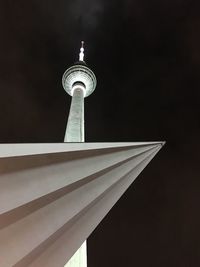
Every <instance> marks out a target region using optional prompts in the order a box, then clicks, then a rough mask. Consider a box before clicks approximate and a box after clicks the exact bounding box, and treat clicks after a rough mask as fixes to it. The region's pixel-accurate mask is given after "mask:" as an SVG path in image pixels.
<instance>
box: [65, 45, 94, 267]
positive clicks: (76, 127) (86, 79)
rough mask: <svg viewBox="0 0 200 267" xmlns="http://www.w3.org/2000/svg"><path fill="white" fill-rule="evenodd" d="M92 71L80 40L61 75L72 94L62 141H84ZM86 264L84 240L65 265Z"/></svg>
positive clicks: (83, 265) (67, 266) (91, 85)
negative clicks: (76, 52) (75, 56)
mask: <svg viewBox="0 0 200 267" xmlns="http://www.w3.org/2000/svg"><path fill="white" fill-rule="evenodd" d="M96 84H97V81H96V77H95V74H94V72H93V71H92V70H91V69H90V68H88V66H87V64H86V63H85V61H84V42H83V41H82V42H81V48H80V53H79V61H78V62H76V63H75V64H74V65H73V66H71V67H70V68H68V69H67V70H66V71H65V72H64V74H63V77H62V85H63V87H64V89H65V91H66V92H67V93H68V94H69V95H70V96H72V101H71V107H70V111H69V116H68V122H67V127H66V132H65V137H64V142H84V141H85V127H84V98H85V97H87V96H89V95H91V94H92V92H93V91H94V90H95V88H96ZM79 266H80V267H86V266H87V245H86V241H85V242H84V243H83V245H82V246H81V247H80V248H79V249H78V250H77V252H76V253H75V254H74V256H73V257H72V258H71V259H70V261H69V262H68V263H67V264H66V267H79Z"/></svg>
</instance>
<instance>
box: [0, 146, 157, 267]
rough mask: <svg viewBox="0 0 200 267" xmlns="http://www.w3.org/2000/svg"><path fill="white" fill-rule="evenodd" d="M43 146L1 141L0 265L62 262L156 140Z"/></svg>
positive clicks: (38, 265)
mask: <svg viewBox="0 0 200 267" xmlns="http://www.w3.org/2000/svg"><path fill="white" fill-rule="evenodd" d="M42 146H43V145H42V144H38V145H34V144H23V145H20V144H18V145H14V146H13V147H12V145H5V144H4V145H0V240H1V242H0V259H1V267H11V266H16V267H28V266H30V267H41V266H43V267H47V266H48V267H59V266H62V267H63V266H64V265H65V263H66V262H67V261H68V260H69V259H70V258H71V256H72V255H73V254H74V253H75V251H76V250H77V249H78V248H79V247H80V246H81V244H82V243H83V242H84V241H85V240H86V239H87V237H88V236H89V235H90V234H91V232H92V231H93V230H94V229H95V227H96V226H97V225H98V224H99V223H100V221H101V220H102V219H103V218H104V216H105V215H106V214H107V213H108V212H109V210H110V209H111V208H112V206H113V205H114V204H115V203H116V201H117V200H118V199H119V198H120V197H121V195H122V194H123V193H124V191H125V190H126V189H127V188H128V187H129V185H130V184H131V183H132V182H133V181H134V179H135V178H136V177H137V176H138V175H139V173H140V172H141V171H142V170H143V169H144V168H145V166H146V165H147V164H148V163H149V161H150V160H151V159H152V158H153V157H154V156H155V154H156V153H157V152H158V151H159V149H160V148H161V146H162V143H128V144H124V145H123V144H122V143H120V144H119V143H98V144H92V143H91V144H87V143H82V144H81V143H80V144H79V143H77V144H68V143H63V144H50V145H48V144H44V146H43V147H44V148H43V152H42ZM6 147H7V149H6ZM37 150H38V152H37Z"/></svg>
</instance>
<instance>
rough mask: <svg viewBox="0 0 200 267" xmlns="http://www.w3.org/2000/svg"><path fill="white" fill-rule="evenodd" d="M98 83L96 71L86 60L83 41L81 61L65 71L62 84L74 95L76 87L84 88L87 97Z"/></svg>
mask: <svg viewBox="0 0 200 267" xmlns="http://www.w3.org/2000/svg"><path fill="white" fill-rule="evenodd" d="M96 84H97V81H96V77H95V74H94V72H93V71H92V70H91V69H90V68H88V66H87V65H86V63H85V61H84V48H83V42H82V47H81V49H80V54H79V61H78V62H76V63H75V64H74V65H73V66H71V67H70V68H68V69H67V70H66V71H65V72H64V74H63V77H62V85H63V88H64V89H65V91H66V92H67V93H68V94H69V95H70V96H73V94H74V90H75V89H77V88H80V89H81V90H83V94H84V97H87V96H89V95H91V94H92V92H93V91H94V90H95V88H96Z"/></svg>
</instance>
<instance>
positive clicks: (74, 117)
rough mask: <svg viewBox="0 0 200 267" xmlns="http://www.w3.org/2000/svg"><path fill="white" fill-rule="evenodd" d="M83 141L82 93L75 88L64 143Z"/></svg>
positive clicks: (79, 89)
mask: <svg viewBox="0 0 200 267" xmlns="http://www.w3.org/2000/svg"><path fill="white" fill-rule="evenodd" d="M84 141H85V134H84V91H83V89H82V88H81V87H77V88H76V89H75V90H74V92H73V96H72V102H71V107H70V112H69V117H68V122H67V128H66V132H65V138H64V142H84Z"/></svg>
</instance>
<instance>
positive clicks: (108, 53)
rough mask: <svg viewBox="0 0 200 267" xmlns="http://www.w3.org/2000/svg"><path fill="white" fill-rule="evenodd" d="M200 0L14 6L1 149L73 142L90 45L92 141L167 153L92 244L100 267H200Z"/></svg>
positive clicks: (6, 34) (3, 53) (0, 74)
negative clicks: (76, 69)
mask: <svg viewBox="0 0 200 267" xmlns="http://www.w3.org/2000/svg"><path fill="white" fill-rule="evenodd" d="M199 10H200V2H198V1H193V0H191V1H189V0H167V1H160V0H151V1H148V0H132V1H131V0H123V1H122V0H121V1H117V0H116V1H113V0H109V1H106V0H85V1H83V0H82V1H81V0H73V1H72V0H70V1H67V0H65V1H64V0H57V1H55V0H54V1H53V0H48V1H47V0H43V1H41V0H40V1H39V0H29V1H25V0H19V1H11V0H2V1H1V2H0V33H1V42H0V62H1V71H0V88H1V98H0V121H1V131H0V142H1V143H10V142H12V143H21V142H34V143H35V142H62V141H63V138H64V131H65V127H66V121H67V116H68V112H69V106H70V100H71V99H70V97H69V96H68V95H67V94H66V93H65V91H64V90H63V88H62V85H61V77H62V74H63V72H64V71H65V70H66V68H67V67H69V66H70V65H72V64H73V62H74V61H76V60H77V56H78V51H79V47H80V41H81V40H82V39H83V40H85V43H86V61H87V63H88V64H89V66H91V68H92V69H93V71H94V72H95V74H96V76H97V80H98V86H97V88H96V91H95V92H94V93H93V94H92V95H91V96H90V97H88V98H86V101H85V120H86V140H87V141H88V142H103V141H109V142H110V141H114V142H117V141H124V142H126V141H160V140H166V141H167V144H166V146H165V147H164V148H163V149H162V150H161V151H160V152H159V154H158V155H157V156H156V158H155V159H154V160H153V161H152V162H151V163H150V165H149V166H148V167H147V168H146V169H145V170H144V171H143V173H142V174H141V175H140V177H139V178H138V179H137V180H136V181H135V182H134V184H133V185H132V186H131V187H130V188H129V190H128V191H127V192H126V193H125V195H124V196H123V197H122V198H121V200H120V201H119V202H118V203H117V204H116V206H115V207H114V208H113V209H112V211H111V212H110V213H109V214H108V215H107V216H106V218H105V219H104V220H103V222H102V223H101V224H100V225H99V226H98V228H97V229H96V230H95V231H94V233H93V234H92V235H91V237H90V238H89V241H88V254H89V258H88V267H102V266H104V267H122V266H126V267H132V266H137V267H151V266H152V267H161V266H162V267H169V266H170V267H178V266H180V267H196V266H200V227H199V226H200V213H199V203H200V177H199V153H198V150H199V149H200V144H199V135H200V119H199V117H200V107H199V98H200V89H199V85H200V78H199V77H200V15H199Z"/></svg>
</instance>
